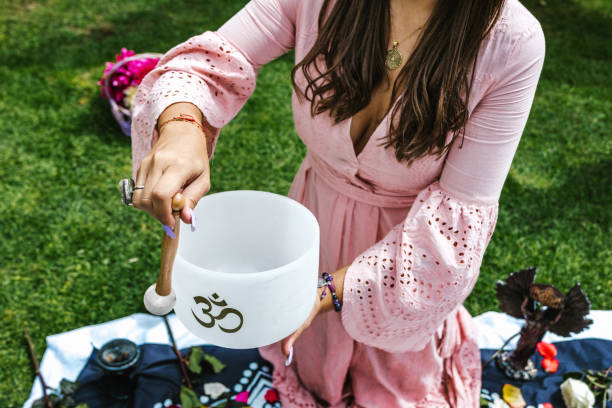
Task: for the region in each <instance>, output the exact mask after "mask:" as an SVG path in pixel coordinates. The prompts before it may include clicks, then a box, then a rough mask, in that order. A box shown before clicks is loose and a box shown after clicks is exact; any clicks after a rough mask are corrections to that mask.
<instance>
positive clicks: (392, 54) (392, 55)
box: [385, 41, 402, 71]
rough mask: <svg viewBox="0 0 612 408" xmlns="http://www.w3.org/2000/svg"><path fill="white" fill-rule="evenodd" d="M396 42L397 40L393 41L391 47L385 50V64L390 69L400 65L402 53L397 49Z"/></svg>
mask: <svg viewBox="0 0 612 408" xmlns="http://www.w3.org/2000/svg"><path fill="white" fill-rule="evenodd" d="M398 44H399V43H398V42H397V41H393V48H391V49H390V50H387V54H386V55H385V65H386V66H387V68H389V69H390V70H392V71H393V70H394V69H397V68H399V67H400V66H401V65H402V54H400V52H399V51H398V50H397V46H398Z"/></svg>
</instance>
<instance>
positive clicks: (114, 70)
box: [98, 48, 162, 137]
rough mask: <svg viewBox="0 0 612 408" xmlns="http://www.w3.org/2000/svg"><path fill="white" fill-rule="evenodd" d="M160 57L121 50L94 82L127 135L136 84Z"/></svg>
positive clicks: (128, 133)
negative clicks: (100, 76) (96, 81)
mask: <svg viewBox="0 0 612 408" xmlns="http://www.w3.org/2000/svg"><path fill="white" fill-rule="evenodd" d="M161 55H162V54H157V53H144V54H136V53H134V51H133V50H128V49H126V48H122V49H121V53H120V54H117V55H115V59H116V61H115V62H107V63H106V68H105V70H104V74H103V75H102V78H101V79H100V81H99V82H98V85H100V87H101V92H102V97H104V98H106V99H108V101H109V103H110V106H111V112H112V114H113V116H114V117H115V120H117V123H118V124H119V126H120V127H121V131H122V132H123V133H124V134H125V135H126V136H128V137H129V136H130V133H131V132H130V130H131V125H132V107H133V103H134V97H135V95H136V90H137V89H138V85H140V83H141V82H142V79H143V78H144V77H145V75H147V74H148V73H149V72H150V71H151V70H152V69H153V68H155V66H156V65H157V63H158V62H159V58H160V57H161Z"/></svg>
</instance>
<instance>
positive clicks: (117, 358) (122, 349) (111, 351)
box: [96, 339, 140, 374]
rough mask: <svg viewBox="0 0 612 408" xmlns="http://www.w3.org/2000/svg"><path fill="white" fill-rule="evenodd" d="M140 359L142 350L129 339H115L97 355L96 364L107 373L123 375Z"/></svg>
mask: <svg viewBox="0 0 612 408" xmlns="http://www.w3.org/2000/svg"><path fill="white" fill-rule="evenodd" d="M139 359H140V348H139V347H138V346H137V345H136V344H135V343H133V342H131V341H129V340H128V339H114V340H111V341H109V342H108V343H106V344H104V345H103V346H102V347H101V348H100V350H98V353H97V355H96V362H97V363H98V365H99V366H100V367H102V369H103V370H104V371H105V372H107V373H109V374H110V373H112V374H122V373H125V372H126V371H128V370H129V369H130V368H132V367H134V365H136V363H137V362H138V360H139Z"/></svg>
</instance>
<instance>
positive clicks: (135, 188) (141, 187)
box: [132, 186, 144, 190]
mask: <svg viewBox="0 0 612 408" xmlns="http://www.w3.org/2000/svg"><path fill="white" fill-rule="evenodd" d="M143 188H144V186H134V188H133V189H132V190H142V189H143Z"/></svg>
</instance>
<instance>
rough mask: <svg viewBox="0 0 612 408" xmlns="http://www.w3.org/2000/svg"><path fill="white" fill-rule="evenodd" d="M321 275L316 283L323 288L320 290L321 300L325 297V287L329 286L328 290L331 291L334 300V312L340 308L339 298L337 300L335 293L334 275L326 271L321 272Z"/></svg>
mask: <svg viewBox="0 0 612 408" xmlns="http://www.w3.org/2000/svg"><path fill="white" fill-rule="evenodd" d="M321 276H322V277H321V278H319V285H318V287H320V288H321V287H322V288H323V292H321V300H323V298H325V295H327V288H329V292H330V293H331V295H332V298H333V302H334V310H335V311H336V312H340V311H341V310H342V305H341V304H340V300H338V296H337V295H336V284H335V283H334V277H333V276H331V275H330V274H329V273H327V272H323V275H321Z"/></svg>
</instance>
